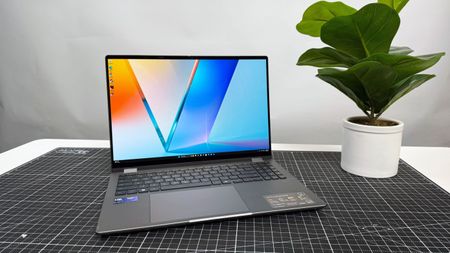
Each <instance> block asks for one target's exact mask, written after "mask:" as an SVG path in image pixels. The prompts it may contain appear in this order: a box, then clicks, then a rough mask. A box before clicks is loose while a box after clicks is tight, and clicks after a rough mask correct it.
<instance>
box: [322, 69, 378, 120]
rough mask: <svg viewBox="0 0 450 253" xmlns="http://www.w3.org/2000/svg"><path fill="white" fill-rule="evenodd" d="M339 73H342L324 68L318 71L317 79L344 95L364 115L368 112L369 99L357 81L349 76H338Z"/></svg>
mask: <svg viewBox="0 0 450 253" xmlns="http://www.w3.org/2000/svg"><path fill="white" fill-rule="evenodd" d="M341 73H342V71H340V70H337V69H333V68H325V69H319V70H318V74H317V77H319V78H320V79H322V80H323V81H325V82H327V83H329V84H331V85H332V86H334V87H335V88H336V89H338V90H339V91H341V92H342V93H344V94H345V95H346V96H347V97H348V98H350V99H351V100H353V102H355V103H356V105H357V106H358V107H359V108H360V109H361V110H362V111H363V112H364V113H366V112H367V111H369V110H370V105H369V98H368V97H367V96H366V93H365V91H364V89H363V87H362V86H361V85H359V83H358V80H356V79H355V78H353V77H352V76H351V75H348V76H345V75H340V74H341ZM336 76H338V77H336Z"/></svg>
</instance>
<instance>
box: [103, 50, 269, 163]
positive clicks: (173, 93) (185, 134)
mask: <svg viewBox="0 0 450 253" xmlns="http://www.w3.org/2000/svg"><path fill="white" fill-rule="evenodd" d="M266 71H267V69H266V60H265V59H232V58H217V59H216V58H202V59H108V76H109V89H110V110H111V124H112V142H113V143H112V144H113V157H114V158H113V159H114V160H115V161H122V160H134V159H144V158H161V157H185V156H196V155H202V156H209V155H211V156H212V155H215V154H217V153H222V152H237V151H258V150H268V149H269V125H268V122H269V119H268V104H267V103H268V101H267V96H268V94H267V74H266Z"/></svg>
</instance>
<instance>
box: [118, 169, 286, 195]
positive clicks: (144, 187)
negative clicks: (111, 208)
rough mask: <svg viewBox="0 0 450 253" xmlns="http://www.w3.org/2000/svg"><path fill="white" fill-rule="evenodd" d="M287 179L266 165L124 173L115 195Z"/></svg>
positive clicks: (120, 177)
mask: <svg viewBox="0 0 450 253" xmlns="http://www.w3.org/2000/svg"><path fill="white" fill-rule="evenodd" d="M285 178H286V176H284V175H283V173H281V172H280V171H279V170H278V169H276V168H275V167H273V166H272V165H271V164H269V163H265V162H257V163H239V164H232V165H215V166H208V167H204V166H202V167H198V168H183V169H176V170H169V169H168V170H166V171H158V172H152V171H150V172H148V171H144V172H138V173H130V174H121V175H120V176H119V181H118V183H117V188H116V196H119V195H130V194H136V193H147V192H158V191H167V190H175V189H184V188H194V187H201V186H211V185H226V184H239V183H246V182H255V181H265V180H280V179H285Z"/></svg>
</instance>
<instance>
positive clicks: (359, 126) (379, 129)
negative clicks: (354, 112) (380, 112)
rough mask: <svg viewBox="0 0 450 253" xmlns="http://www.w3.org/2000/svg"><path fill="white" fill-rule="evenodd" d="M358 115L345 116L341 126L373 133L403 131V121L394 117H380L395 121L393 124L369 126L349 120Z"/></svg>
mask: <svg viewBox="0 0 450 253" xmlns="http://www.w3.org/2000/svg"><path fill="white" fill-rule="evenodd" d="M357 117H360V116H352V117H348V118H345V119H344V120H343V126H344V128H346V129H349V130H353V131H358V132H365V133H374V134H393V133H399V132H401V131H403V126H404V124H403V122H401V121H399V120H395V119H389V118H380V119H382V120H388V121H393V122H395V123H397V125H395V126H369V125H362V124H357V123H353V122H350V119H352V118H357Z"/></svg>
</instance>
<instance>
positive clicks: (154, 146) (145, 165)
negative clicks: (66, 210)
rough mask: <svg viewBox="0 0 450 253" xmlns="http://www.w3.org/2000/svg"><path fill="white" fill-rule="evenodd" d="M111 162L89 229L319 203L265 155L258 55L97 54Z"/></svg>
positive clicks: (264, 74) (116, 229) (108, 230)
mask: <svg viewBox="0 0 450 253" xmlns="http://www.w3.org/2000/svg"><path fill="white" fill-rule="evenodd" d="M105 60H106V76H107V84H108V85H107V87H108V88H107V92H108V111H109V129H110V139H111V164H112V173H111V175H110V179H109V183H108V188H107V190H106V193H105V197H104V201H103V206H102V210H101V213H100V217H99V220H98V225H97V230H96V231H97V233H99V234H112V233H121V232H127V231H137V230H144V229H155V228H161V227H168V226H177V225H186V224H192V223H196V222H205V221H212V220H220V219H227V218H236V217H244V216H252V215H263V214H270V213H278V212H289V211H296V210H307V209H315V208H320V207H324V206H325V205H326V204H325V203H324V202H323V201H322V200H321V199H319V198H318V197H317V196H316V195H315V194H314V193H313V192H311V191H310V190H308V189H307V188H306V187H305V186H304V185H302V184H301V183H300V182H299V181H298V180H297V179H296V178H295V177H294V176H292V175H291V174H290V173H289V172H287V171H286V170H285V169H284V168H282V167H281V166H280V165H279V164H278V163H277V162H276V161H274V160H273V159H272V156H271V155H272V150H271V139H270V116H269V86H268V59H267V57H266V56H135V55H109V56H106V59H105Z"/></svg>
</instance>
